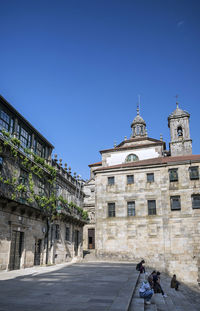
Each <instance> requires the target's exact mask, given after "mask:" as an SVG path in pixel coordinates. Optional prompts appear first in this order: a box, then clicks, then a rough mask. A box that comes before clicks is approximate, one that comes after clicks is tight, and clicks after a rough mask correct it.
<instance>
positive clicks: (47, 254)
mask: <svg viewBox="0 0 200 311" xmlns="http://www.w3.org/2000/svg"><path fill="white" fill-rule="evenodd" d="M48 259H49V218H48V217H47V245H46V265H47V264H48Z"/></svg>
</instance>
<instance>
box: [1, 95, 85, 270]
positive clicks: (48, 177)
mask: <svg viewBox="0 0 200 311" xmlns="http://www.w3.org/2000/svg"><path fill="white" fill-rule="evenodd" d="M52 150H53V146H52V144H51V143H49V142H48V141H47V139H46V138H44V137H43V136H42V135H41V134H40V133H39V132H38V131H37V130H36V129H35V128H34V127H33V126H32V125H31V124H30V123H29V122H28V121H27V120H26V119H25V118H24V117H23V116H22V115H21V114H19V112H18V111H16V110H15V109H14V107H12V106H11V105H10V104H9V103H8V102H7V101H6V100H5V99H4V98H3V97H2V96H0V269H2V270H4V269H9V270H13V269H20V268H25V267H31V266H33V265H40V264H49V263H50V264H52V263H61V262H66V261H71V260H72V259H73V258H74V257H82V237H83V226H84V224H85V223H86V222H87V221H86V220H87V213H85V212H84V211H83V209H82V206H83V198H84V193H83V191H82V186H83V185H82V182H81V181H80V180H78V179H77V178H75V177H73V176H72V175H71V170H70V168H69V169H67V167H66V166H65V168H63V167H62V161H61V160H60V162H59V163H58V161H57V159H56V158H55V159H54V160H53V159H52V156H51V154H52Z"/></svg>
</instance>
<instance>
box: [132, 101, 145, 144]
mask: <svg viewBox="0 0 200 311" xmlns="http://www.w3.org/2000/svg"><path fill="white" fill-rule="evenodd" d="M131 128H132V135H131V137H133V138H138V137H145V136H147V133H146V123H145V121H144V120H143V119H142V117H141V116H140V112H139V107H137V116H136V117H135V119H134V120H133V122H132V124H131Z"/></svg>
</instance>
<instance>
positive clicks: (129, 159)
mask: <svg viewBox="0 0 200 311" xmlns="http://www.w3.org/2000/svg"><path fill="white" fill-rule="evenodd" d="M138 160H139V158H138V156H137V155H136V154H134V153H131V154H129V155H128V156H127V158H126V162H134V161H138Z"/></svg>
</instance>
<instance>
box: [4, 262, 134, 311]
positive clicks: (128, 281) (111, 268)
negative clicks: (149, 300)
mask: <svg viewBox="0 0 200 311" xmlns="http://www.w3.org/2000/svg"><path fill="white" fill-rule="evenodd" d="M137 277H138V272H137V271H136V270H135V266H134V265H133V264H131V263H105V262H104V263H102V262H97V263H76V264H74V265H59V266H52V267H43V268H42V267H38V268H37V267H34V268H31V269H25V270H20V271H19V270H18V271H10V272H2V273H0V301H1V303H0V311H11V310H12V311H33V310H34V311H36V310H37V311H51V310H52V311H82V310H87V311H103V310H104V311H105V310H120V311H122V310H126V308H127V305H128V304H129V302H130V297H131V294H132V291H133V288H134V286H135V282H136V280H137Z"/></svg>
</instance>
